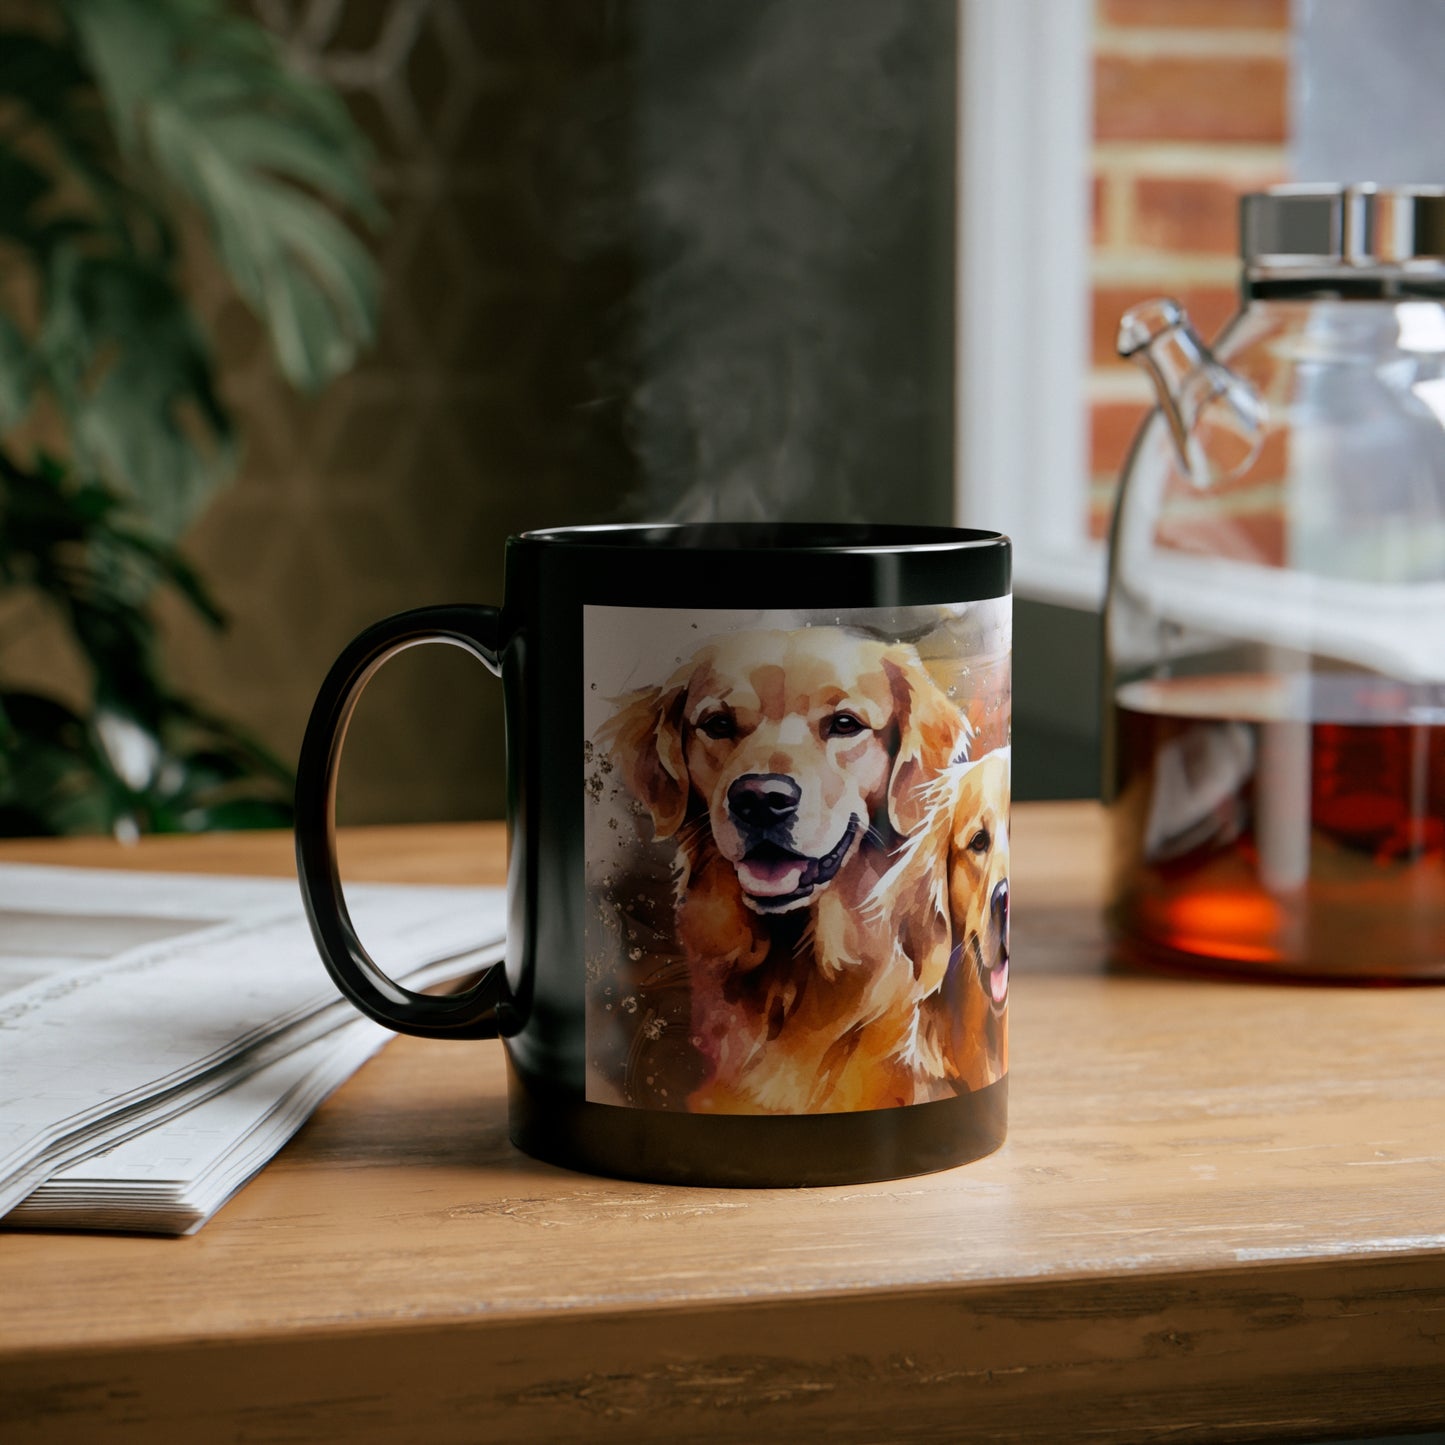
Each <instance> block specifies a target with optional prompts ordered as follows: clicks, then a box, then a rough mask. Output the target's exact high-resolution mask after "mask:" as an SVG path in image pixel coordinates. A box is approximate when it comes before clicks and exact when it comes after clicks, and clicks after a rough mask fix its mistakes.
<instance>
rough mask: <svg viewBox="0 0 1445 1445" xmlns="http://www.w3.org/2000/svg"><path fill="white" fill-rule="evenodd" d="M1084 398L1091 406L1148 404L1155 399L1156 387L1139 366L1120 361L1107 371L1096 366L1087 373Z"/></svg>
mask: <svg viewBox="0 0 1445 1445" xmlns="http://www.w3.org/2000/svg"><path fill="white" fill-rule="evenodd" d="M1084 400H1085V402H1087V403H1088V404H1089V405H1090V406H1094V405H1101V406H1117V405H1126V404H1137V405H1143V406H1148V405H1149V404H1150V403H1151V402H1152V401H1153V400H1154V389H1153V387H1151V386H1150V384H1149V378H1148V377H1146V376H1145V375H1144V373H1143V372H1142V371H1140V370H1139V368H1138V367H1137V366H1130V365H1129V364H1128V362H1125V361H1120V363H1119V365H1118V366H1117V367H1111V368H1109V369H1108V370H1107V371H1104V370H1100V369H1098V368H1097V367H1095V368H1091V369H1090V370H1089V371H1087V372H1086V373H1085V377H1084Z"/></svg>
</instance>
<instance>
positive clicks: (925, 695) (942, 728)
mask: <svg viewBox="0 0 1445 1445" xmlns="http://www.w3.org/2000/svg"><path fill="white" fill-rule="evenodd" d="M883 669H884V671H885V672H886V673H887V674H888V681H889V684H890V686H891V687H892V689H893V703H894V716H895V718H896V719H897V722H898V753H897V756H896V757H895V758H894V759H893V776H892V778H891V780H890V781H889V784H888V821H889V822H890V823H892V824H893V827H894V829H895V830H896V831H897V832H899V833H902V834H904V835H905V836H906V835H907V834H909V833H912V832H913V831H914V829H916V828H917V827H918V826H919V825H920V824H921V823H922V822H923V819H924V815H925V813H926V812H927V797H926V795H927V792H928V786H929V784H930V783H931V782H933V780H934V779H935V778H936V777H937V776H938V775H939V773H941V772H942V771H943V769H944V768H946V767H947V766H948V765H949V763H951V762H953V761H954V758H955V757H956V756H957V754H958V753H959V751H960V749H961V748H963V747H964V745H965V744H966V743H967V741H968V735H969V729H968V724H967V722H966V721H965V720H964V718H963V715H962V714H961V713H960V712H959V710H958V709H957V708H956V707H955V706H954V705H953V704H952V703H951V702H950V701H949V700H948V698H947V697H945V696H944V694H943V691H942V690H941V689H940V688H939V686H938V684H937V683H936V682H934V680H933V679H932V678H931V677H929V675H928V673H927V671H925V669H924V667H923V664H922V663H921V662H920V661H919V660H918V654H917V653H916V652H914V650H913V649H912V648H911V647H898V648H895V649H893V652H892V654H891V655H890V656H888V657H885V658H884V660H883Z"/></svg>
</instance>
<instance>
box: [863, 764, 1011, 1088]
mask: <svg viewBox="0 0 1445 1445" xmlns="http://www.w3.org/2000/svg"><path fill="white" fill-rule="evenodd" d="M1009 783H1010V755H1009V751H1008V749H1006V748H1003V749H999V750H998V751H996V752H992V753H988V754H986V755H985V756H984V757H982V758H979V759H978V760H977V761H975V762H966V761H964V762H956V763H954V764H953V765H951V766H950V767H949V768H947V769H945V770H944V771H943V772H942V773H941V774H940V776H939V777H938V778H937V779H936V780H935V782H934V783H933V784H932V786H931V787H930V789H929V792H928V798H927V807H928V814H927V817H926V818H925V820H924V822H923V824H922V825H921V826H920V827H919V829H918V830H917V831H916V832H915V833H914V834H913V835H912V837H910V838H909V840H908V843H907V844H906V845H905V847H904V849H903V850H902V852H901V854H900V857H899V861H898V863H897V864H896V865H895V867H894V868H893V870H891V872H890V873H889V874H888V875H887V876H886V877H885V878H884V879H883V880H882V881H881V884H880V892H881V893H884V894H886V895H887V896H888V899H889V903H888V907H889V908H890V909H892V910H895V911H896V912H897V913H898V916H899V917H900V918H901V919H902V920H903V929H902V932H901V934H900V938H899V948H900V951H901V952H902V953H903V955H904V956H906V957H907V958H908V959H909V960H910V961H911V962H912V964H913V966H914V967H915V968H916V969H917V970H918V971H919V983H920V987H921V989H922V999H921V1002H920V1004H919V1007H918V1011H917V1036H916V1039H915V1041H914V1044H913V1047H912V1048H911V1050H910V1060H911V1063H912V1066H913V1072H914V1076H915V1079H916V1080H917V1086H918V1087H917V1094H916V1097H918V1098H919V1099H920V1100H921V1099H927V1098H946V1097H948V1095H949V1094H950V1093H963V1092H965V1091H968V1090H973V1089H980V1088H983V1087H984V1086H985V1085H986V1084H991V1083H994V1082H995V1081H996V1080H998V1079H1000V1078H1002V1077H1003V1075H1004V1074H1005V1073H1006V1072H1007V1071H1008V985H1009Z"/></svg>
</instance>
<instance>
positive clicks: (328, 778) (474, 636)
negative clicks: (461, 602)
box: [296, 606, 507, 1039]
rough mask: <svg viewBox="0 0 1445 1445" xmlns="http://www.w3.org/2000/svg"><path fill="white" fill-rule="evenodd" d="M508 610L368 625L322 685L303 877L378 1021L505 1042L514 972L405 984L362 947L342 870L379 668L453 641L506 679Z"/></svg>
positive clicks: (308, 767)
mask: <svg viewBox="0 0 1445 1445" xmlns="http://www.w3.org/2000/svg"><path fill="white" fill-rule="evenodd" d="M501 630H502V629H501V613H500V612H498V610H497V609H496V608H495V607H477V606H456V607H419V608H417V609H415V610H414V611H412V612H400V613H398V614H397V615H396V616H395V617H388V618H386V619H384V620H383V621H381V622H378V623H376V624H375V625H374V626H372V627H368V628H367V629H366V631H365V632H363V633H362V634H361V635H360V636H359V637H357V638H356V639H355V641H353V642H352V643H351V644H350V645H349V646H348V647H347V648H346V649H345V650H344V651H343V652H342V654H341V656H340V657H338V658H337V659H336V661H335V663H334V664H333V665H332V668H331V671H330V672H328V673H327V674H326V680H325V681H324V682H323V683H322V684H321V691H320V692H319V693H318V694H317V696H316V703H315V706H314V707H313V708H312V709H311V719H310V721H309V722H308V723H307V725H306V735H305V737H304V739H303V740H302V743H301V755H300V758H299V759H298V761H297V764H296V871H297V875H298V876H299V878H300V880H301V896H302V900H303V902H304V903H305V905H306V916H307V918H308V919H309V920H310V923H311V933H312V936H313V937H314V938H315V940H316V947H317V951H318V952H319V953H320V954H321V959H322V962H323V963H325V965H326V971H327V972H328V973H329V974H330V975H331V977H332V979H333V980H334V982H335V983H336V986H337V987H338V988H339V989H340V990H341V992H342V993H344V994H345V995H346V997H347V998H349V999H350V1000H351V1002H352V1003H354V1004H355V1005H356V1007H357V1008H359V1009H360V1010H361V1012H362V1013H364V1014H366V1015H367V1017H368V1018H372V1019H375V1020H376V1022H377V1023H379V1024H385V1025H386V1026H387V1027H388V1028H390V1029H395V1030H396V1031H397V1032H398V1033H402V1034H418V1035H420V1036H421V1037H423V1038H446V1039H492V1038H496V1037H497V1033H498V1020H497V1005H498V1003H499V1001H500V1000H501V998H502V997H503V995H504V994H505V993H506V987H507V979H506V971H505V969H504V968H503V966H502V965H501V964H500V963H494V964H493V965H492V966H491V967H490V968H488V969H487V970H486V972H485V973H483V974H482V976H481V978H479V979H478V980H477V982H476V983H475V984H473V985H472V987H471V988H469V989H466V990H465V991H464V992H462V993H457V994H449V995H445V996H442V995H437V994H425V993H415V992H413V991H412V990H411V989H409V988H404V987H403V986H402V985H401V984H399V983H397V982H396V981H395V980H393V979H391V978H388V977H387V975H386V974H385V973H384V972H383V971H382V970H381V969H380V968H379V967H378V966H377V964H376V962H375V961H374V960H373V959H372V957H371V955H370V954H368V953H367V951H366V949H365V948H364V947H363V946H362V943H361V940H360V938H358V937H357V933H356V929H355V927H354V926H353V924H352V922H351V915H350V914H349V913H348V912H347V908H346V899H345V897H344V896H343V894H342V888H341V875H340V873H339V872H338V870H337V864H336V775H337V771H338V768H339V766H340V763H341V745H342V743H343V742H344V741H345V738H346V727H347V724H348V723H349V722H350V720H351V714H352V710H353V709H354V708H355V707H356V702H357V699H358V698H359V697H360V696H361V691H362V689H363V688H364V687H365V686H366V684H367V683H368V682H369V681H370V680H371V677H372V675H373V674H374V673H375V672H376V670H377V669H378V668H379V667H380V666H381V665H382V663H384V662H386V661H387V659H388V658H391V657H394V656H395V655H396V654H397V653H398V652H402V651H404V650H405V649H406V648H408V647H417V646H419V645H421V644H422V643H424V642H447V643H451V644H452V645H453V646H456V647H461V648H465V649H466V651H468V652H470V653H471V654H472V656H473V657H476V658H478V659H479V660H480V661H481V662H482V663H484V664H485V665H486V667H487V668H488V669H489V670H490V671H491V672H493V673H495V674H496V675H497V676H501V671H502V667H501V656H500V654H501Z"/></svg>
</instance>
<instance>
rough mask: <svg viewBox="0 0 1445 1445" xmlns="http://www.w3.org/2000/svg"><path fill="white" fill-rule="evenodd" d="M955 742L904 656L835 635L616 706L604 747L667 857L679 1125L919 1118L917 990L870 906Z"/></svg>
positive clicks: (736, 653) (703, 664) (742, 659)
mask: <svg viewBox="0 0 1445 1445" xmlns="http://www.w3.org/2000/svg"><path fill="white" fill-rule="evenodd" d="M966 737H967V724H966V723H965V722H964V720H963V718H962V716H961V714H960V713H959V711H958V709H957V708H955V707H954V705H953V704H952V703H951V702H949V700H948V698H947V697H946V696H945V695H944V694H943V692H942V691H941V690H940V689H939V688H938V686H937V685H936V684H935V683H934V682H933V681H932V679H931V678H930V677H929V674H928V672H927V670H926V669H925V668H924V667H923V665H922V662H921V661H920V659H919V657H918V654H917V652H916V651H915V650H914V649H913V648H912V647H911V646H908V645H906V644H886V643H882V642H878V641H875V640H873V639H870V638H866V637H862V636H859V635H856V634H854V633H851V632H848V631H846V630H844V629H842V628H827V627H819V628H802V629H797V630H793V631H776V632H751V633H739V634H734V635H732V636H729V637H725V638H723V639H720V640H719V641H717V642H715V643H713V644H711V645H709V646H707V647H704V648H703V649H702V650H700V651H699V652H698V653H697V654H696V656H694V657H693V658H692V659H691V660H690V661H688V662H687V663H686V664H685V665H684V666H683V667H681V668H680V669H679V670H678V672H677V673H676V674H675V675H674V676H673V677H672V678H671V679H670V680H669V681H668V682H667V683H666V684H665V685H664V686H662V687H658V688H649V689H645V690H643V691H641V692H638V693H635V694H633V695H632V696H630V697H628V698H626V699H623V700H622V701H621V705H620V707H619V709H618V711H617V713H616V714H615V715H614V716H613V718H612V719H611V721H610V722H609V723H608V724H607V726H606V727H605V729H604V730H603V733H602V735H601V740H602V742H603V743H604V745H605V746H607V747H608V748H609V749H610V752H611V756H612V759H613V761H614V762H615V763H616V764H617V766H618V768H619V770H620V771H621V773H622V775H623V778H624V779H625V781H626V783H627V785H628V787H629V788H630V789H631V791H632V793H633V794H634V795H635V796H636V797H637V798H638V799H639V800H640V801H641V802H642V803H643V804H644V805H645V806H646V807H647V809H648V812H649V813H650V815H651V818H652V823H653V830H654V833H655V835H656V837H658V838H660V839H669V838H670V839H675V840H676V844H677V849H678V885H677V895H676V928H677V937H678V941H679V943H680V944H681V946H682V948H683V951H684V953H685V955H686V958H687V961H688V968H689V975H690V987H691V1015H692V1037H693V1039H694V1043H695V1045H696V1047H697V1048H698V1049H699V1051H700V1052H701V1053H702V1055H703V1056H704V1058H705V1060H706V1062H707V1068H708V1073H707V1077H706V1078H705V1079H704V1081H703V1083H702V1084H701V1085H700V1086H699V1087H697V1088H696V1089H695V1090H694V1091H693V1092H692V1094H691V1095H690V1097H689V1099H688V1107H689V1108H690V1109H692V1110H694V1111H696V1112H714V1113H773V1112H776V1113H804V1112H807V1113H812V1112H824V1111H833V1110H844V1109H848V1110H851V1109H868V1108H882V1107H888V1106H891V1105H895V1104H905V1103H911V1102H913V1100H914V1098H915V1097H916V1095H917V1082H916V1079H915V1077H914V1065H913V1061H912V1059H911V1057H910V1053H909V1050H910V1048H911V1046H912V1043H913V1040H914V1038H915V1036H916V1033H917V1008H918V1003H919V1000H920V998H921V997H922V995H923V992H924V990H923V987H922V977H921V973H920V971H919V970H918V969H917V968H915V967H914V965H913V964H912V963H911V962H909V963H905V965H904V966H903V967H901V968H900V967H899V966H898V963H897V959H896V956H895V948H896V939H897V935H898V932H899V923H898V920H897V919H896V917H894V916H893V914H892V913H891V912H890V911H889V910H888V909H887V908H886V907H881V906H880V901H879V899H878V897H877V893H878V888H879V884H880V880H882V879H883V878H884V877H885V875H887V874H888V873H889V871H890V867H891V866H892V865H893V864H894V862H895V858H896V855H897V853H898V850H899V848H900V847H901V845H903V843H904V842H905V841H906V840H907V839H909V837H910V836H911V835H912V834H914V833H915V832H916V831H917V830H919V829H920V828H922V827H923V825H924V824H925V822H926V821H927V818H928V815H927V812H926V808H925V803H926V800H927V798H928V797H929V796H930V793H929V784H930V783H931V782H932V781H933V780H934V779H935V778H936V777H937V776H938V775H939V774H940V773H942V772H943V770H944V769H945V768H946V767H947V766H948V764H949V761H950V759H952V758H953V757H954V756H955V755H956V754H957V753H958V751H959V749H960V747H961V746H962V744H963V743H964V742H965V740H966ZM778 838H782V839H783V840H784V843H785V846H783V845H780V844H778V843H777V842H776V841H775V840H776V839H778ZM759 840H761V841H759ZM944 972H945V969H940V970H939V978H940V979H941V978H942V976H943V973H944Z"/></svg>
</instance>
